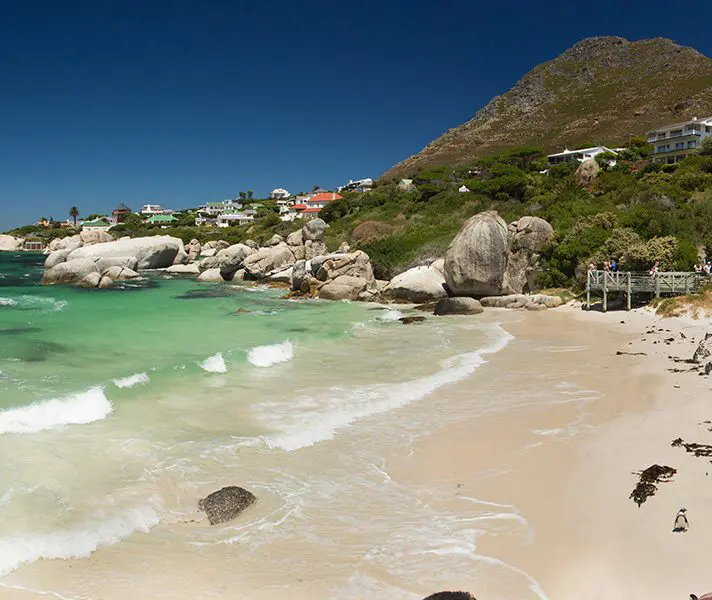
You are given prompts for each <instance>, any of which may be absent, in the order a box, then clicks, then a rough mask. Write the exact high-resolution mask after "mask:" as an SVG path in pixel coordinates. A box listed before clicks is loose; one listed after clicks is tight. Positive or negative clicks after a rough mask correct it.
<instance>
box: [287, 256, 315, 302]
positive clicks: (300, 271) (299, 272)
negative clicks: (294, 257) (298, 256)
mask: <svg viewBox="0 0 712 600" xmlns="http://www.w3.org/2000/svg"><path fill="white" fill-rule="evenodd" d="M307 267H308V268H309V270H310V271H311V265H310V264H308V263H307V261H306V260H303V259H302V260H298V261H297V262H295V263H294V266H293V267H292V281H291V287H292V290H293V291H295V292H303V293H305V294H306V293H308V292H309V280H308V279H307ZM305 282H306V287H303V286H304V284H305Z"/></svg>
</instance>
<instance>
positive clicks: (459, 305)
mask: <svg viewBox="0 0 712 600" xmlns="http://www.w3.org/2000/svg"><path fill="white" fill-rule="evenodd" d="M481 312H484V309H483V308H482V305H481V304H480V303H479V302H478V301H477V300H475V299H474V298H467V297H462V298H441V299H440V300H438V302H437V304H436V305H435V314H436V315H478V314H480V313H481Z"/></svg>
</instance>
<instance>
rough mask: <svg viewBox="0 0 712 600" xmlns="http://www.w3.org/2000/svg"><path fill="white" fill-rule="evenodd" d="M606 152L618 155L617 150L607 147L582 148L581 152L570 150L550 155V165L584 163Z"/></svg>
mask: <svg viewBox="0 0 712 600" xmlns="http://www.w3.org/2000/svg"><path fill="white" fill-rule="evenodd" d="M604 152H611V153H613V154H618V153H617V152H616V151H615V150H611V149H610V148H606V147H605V146H594V147H593V148H581V149H579V150H569V149H568V148H567V149H566V150H564V151H563V152H557V153H556V154H549V156H548V158H549V164H550V165H552V166H553V165H561V164H563V163H565V162H570V161H574V160H576V161H578V162H583V161H584V160H588V159H590V158H596V157H597V156H598V155H599V154H603V153H604Z"/></svg>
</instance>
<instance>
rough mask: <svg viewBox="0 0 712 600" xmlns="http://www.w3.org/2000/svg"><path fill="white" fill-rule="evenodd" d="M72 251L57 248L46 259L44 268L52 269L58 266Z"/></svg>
mask: <svg viewBox="0 0 712 600" xmlns="http://www.w3.org/2000/svg"><path fill="white" fill-rule="evenodd" d="M70 252H71V250H55V251H54V252H51V253H50V254H48V255H47V258H46V259H45V262H44V268H45V269H51V268H52V267H56V266H57V265H58V264H60V263H63V262H65V261H66V260H67V256H69V253H70Z"/></svg>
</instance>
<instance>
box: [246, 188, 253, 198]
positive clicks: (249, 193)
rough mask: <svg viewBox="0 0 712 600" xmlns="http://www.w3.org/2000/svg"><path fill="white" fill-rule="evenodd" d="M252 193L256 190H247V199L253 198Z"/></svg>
mask: <svg viewBox="0 0 712 600" xmlns="http://www.w3.org/2000/svg"><path fill="white" fill-rule="evenodd" d="M252 194H254V192H253V191H252V190H247V199H248V200H252Z"/></svg>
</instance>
